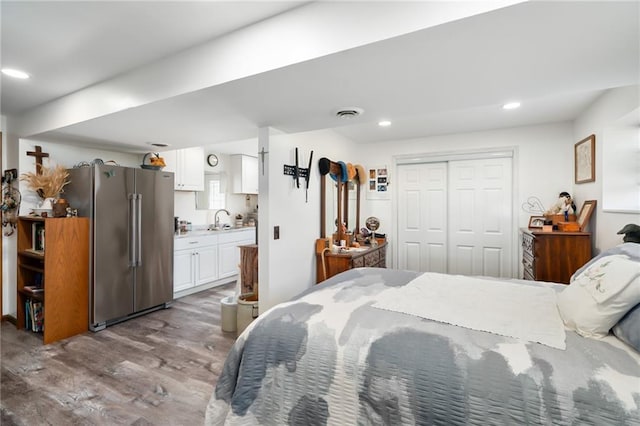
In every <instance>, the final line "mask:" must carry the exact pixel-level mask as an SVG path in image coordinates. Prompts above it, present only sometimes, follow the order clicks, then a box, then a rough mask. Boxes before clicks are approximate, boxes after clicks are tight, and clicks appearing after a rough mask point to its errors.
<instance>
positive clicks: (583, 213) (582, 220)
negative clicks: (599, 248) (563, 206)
mask: <svg viewBox="0 0 640 426" xmlns="http://www.w3.org/2000/svg"><path fill="white" fill-rule="evenodd" d="M596 204H597V201H596V200H587V201H585V202H584V204H582V208H581V209H580V214H578V225H579V226H580V230H581V231H584V230H585V228H586V227H587V226H589V220H590V219H591V215H592V214H593V211H594V210H595V209H596Z"/></svg>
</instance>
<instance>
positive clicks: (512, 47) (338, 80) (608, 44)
mask: <svg viewBox="0 0 640 426" xmlns="http://www.w3.org/2000/svg"><path fill="white" fill-rule="evenodd" d="M299 3H300V2H298V3H292V2H279V3H277V2H251V3H249V2H236V3H228V2H214V3H206V2H205V3H163V2H154V3H151V2H136V3H119V2H108V3H95V2H88V3H86V2H85V3H74V4H73V5H70V4H68V3H66V2H65V3H59V2H54V3H42V2H38V3H29V2H15V3H12V2H6V1H3V2H2V66H9V65H10V64H13V63H14V62H15V63H16V65H15V66H18V65H20V66H21V67H23V68H25V69H28V70H29V72H31V73H32V74H33V75H34V76H43V78H38V80H37V81H38V82H37V83H33V82H28V83H25V82H18V83H16V82H9V81H8V80H6V79H5V77H3V80H2V109H3V114H8V115H13V114H15V113H16V112H21V111H24V110H26V109H29V108H32V107H34V106H37V105H38V104H41V103H43V102H45V101H48V100H52V99H55V98H57V97H59V96H62V95H64V94H66V93H71V92H74V91H76V90H78V89H81V88H83V87H85V86H88V85H91V84H93V83H96V82H99V81H101V80H104V79H106V78H109V77H110V76H113V75H116V74H118V73H122V72H126V71H127V70H130V69H133V68H135V67H138V66H141V65H143V64H145V63H148V62H150V61H152V60H154V59H157V58H160V57H162V56H165V55H169V54H171V53H172V52H176V51H178V50H181V49H184V48H186V47H188V46H190V45H193V44H197V43H199V42H203V41H205V40H206V39H210V38H212V37H216V36H218V35H220V34H223V33H226V32H229V31H230V30H232V29H233V28H239V27H242V26H245V25H248V24H250V23H251V22H253V21H256V20H260V19H261V18H267V17H268V16H270V15H273V14H276V13H279V12H282V11H285V10H286V9H287V8H291V7H297V6H299ZM61 4H62V6H60V5H61ZM54 5H55V6H54ZM302 7H305V6H304V5H303V6H302ZM398 7H402V3H399V4H398ZM639 7H640V3H638V2H607V1H604V2H528V3H524V4H518V5H515V6H511V7H507V8H504V9H499V10H496V11H493V12H489V13H485V14H482V15H476V16H473V17H470V18H466V19H462V20H458V21H455V22H451V23H448V24H444V25H439V26H436V27H433V28H428V29H424V30H420V31H417V32H413V33H410V34H407V35H404V36H399V37H395V38H391V39H387V40H383V41H380V42H377V43H372V44H369V45H365V46H362V47H358V48H354V49H350V50H347V51H343V52H340V53H336V54H331V55H327V56H324V57H320V58H317V59H313V60H309V61H306V62H302V63H298V64H294V65H290V66H287V67H284V68H279V69H276V70H273V71H269V72H265V73H261V74H257V75H253V76H250V77H246V78H242V79H238V80H235V81H231V82H229V83H224V84H220V85H217V86H214V87H210V88H207V89H203V90H199V91H196V92H193V93H189V94H185V95H181V96H176V97H173V98H170V99H166V100H163V101H158V102H154V103H151V104H147V105H144V106H141V107H137V108H131V109H128V110H125V111H121V112H117V113H114V114H110V115H107V116H104V117H100V118H97V119H93V120H89V121H86V122H83V123H78V124H75V125H71V126H68V127H65V128H61V129H58V130H57V131H52V132H47V133H46V134H43V135H39V137H41V138H45V137H46V138H48V139H50V140H56V139H57V140H65V141H72V140H75V141H79V142H82V143H98V144H101V145H103V146H104V145H112V146H113V148H114V149H118V148H120V149H129V148H131V147H137V148H138V149H141V150H142V151H144V150H147V149H148V146H147V148H144V146H145V143H146V142H161V143H168V144H170V145H171V146H172V147H182V146H197V145H211V144H223V145H220V150H221V151H225V150H227V151H229V152H233V151H234V149H239V147H237V148H234V145H233V144H229V143H227V142H229V141H235V140H245V139H247V138H252V137H255V135H256V134H257V128H258V127H260V126H272V127H275V128H277V129H279V130H281V131H283V132H287V133H293V132H300V131H307V130H314V129H323V128H335V130H336V131H337V132H339V133H341V134H343V135H345V136H347V137H349V138H350V139H352V140H354V141H356V142H359V143H368V142H376V141H385V140H397V139H404V138H415V137H420V136H427V135H433V134H443V133H459V132H466V131H475V130H484V129H492V128H502V127H513V126H521V125H531V124H539V123H546V122H559V121H566V120H572V119H574V118H575V117H576V116H577V115H578V114H579V113H580V112H581V111H583V110H584V109H585V108H586V107H587V106H588V105H589V104H590V103H591V102H592V101H593V100H594V99H595V98H596V97H597V96H599V95H600V94H601V93H602V92H603V91H605V90H606V89H609V88H612V87H618V86H625V85H632V84H639V83H640V81H639V80H640V69H639V67H640V65H639V64H640V47H639V44H640V30H639V20H640V19H639V17H640V8H639ZM203 8H204V9H203ZM328 31H330V29H328ZM105 58H108V60H105ZM63 76H65V77H63ZM34 80H35V79H34ZM27 84H30V85H32V86H33V87H32V86H26V85H27ZM510 100H519V101H521V102H522V107H521V108H520V109H518V110H514V111H504V110H502V109H501V108H500V106H501V105H502V104H503V103H504V102H506V101H510ZM344 106H359V107H362V108H363V109H364V110H365V113H364V114H363V115H362V116H361V117H358V118H356V119H352V120H348V121H344V120H338V119H337V118H336V117H335V116H334V113H335V111H336V109H337V108H339V107H344ZM383 118H384V119H389V120H391V121H392V122H393V125H392V126H391V127H388V128H380V127H378V126H377V124H376V123H377V122H378V120H380V119H383Z"/></svg>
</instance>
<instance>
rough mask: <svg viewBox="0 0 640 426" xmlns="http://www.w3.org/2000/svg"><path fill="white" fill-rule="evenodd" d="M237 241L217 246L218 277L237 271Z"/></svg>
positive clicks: (238, 253) (238, 258)
mask: <svg viewBox="0 0 640 426" xmlns="http://www.w3.org/2000/svg"><path fill="white" fill-rule="evenodd" d="M239 244H240V243H239V242H232V243H225V244H220V245H219V246H218V269H219V278H226V277H231V276H233V275H236V274H237V273H238V265H239V263H240V249H239V248H238V245H239Z"/></svg>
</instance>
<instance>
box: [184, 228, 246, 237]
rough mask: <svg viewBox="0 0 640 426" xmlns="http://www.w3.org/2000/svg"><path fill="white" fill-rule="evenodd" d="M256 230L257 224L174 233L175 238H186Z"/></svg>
mask: <svg viewBox="0 0 640 426" xmlns="http://www.w3.org/2000/svg"><path fill="white" fill-rule="evenodd" d="M249 229H251V230H254V231H255V229H256V227H255V226H243V227H238V228H229V229H220V230H218V231H209V230H207V229H206V228H204V229H194V230H193V231H187V232H184V233H180V234H174V237H175V238H185V237H200V236H202V235H218V234H227V233H229V232H238V231H246V230H249Z"/></svg>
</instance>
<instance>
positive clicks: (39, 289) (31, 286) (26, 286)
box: [23, 285, 44, 293]
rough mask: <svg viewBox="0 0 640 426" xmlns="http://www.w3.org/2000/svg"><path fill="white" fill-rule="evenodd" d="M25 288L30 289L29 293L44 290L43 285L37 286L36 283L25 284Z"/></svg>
mask: <svg viewBox="0 0 640 426" xmlns="http://www.w3.org/2000/svg"><path fill="white" fill-rule="evenodd" d="M23 289H24V290H25V291H28V292H29V293H42V292H44V288H43V287H38V286H35V285H25V286H24V287H23Z"/></svg>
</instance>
